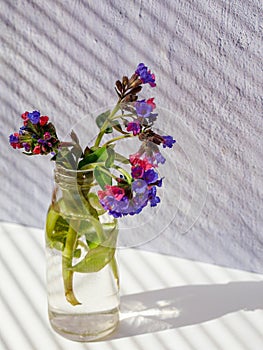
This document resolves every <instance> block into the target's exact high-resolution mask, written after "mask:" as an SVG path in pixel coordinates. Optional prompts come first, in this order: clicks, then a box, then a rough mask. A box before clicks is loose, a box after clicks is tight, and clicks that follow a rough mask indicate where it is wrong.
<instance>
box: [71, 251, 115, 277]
mask: <svg viewBox="0 0 263 350" xmlns="http://www.w3.org/2000/svg"><path fill="white" fill-rule="evenodd" d="M114 253H115V248H109V247H103V246H97V247H96V248H94V249H91V250H89V252H88V253H87V255H86V256H85V258H84V259H83V260H81V261H80V262H79V263H78V264H76V265H75V266H73V267H72V268H71V269H70V270H71V271H74V272H81V273H87V272H98V271H100V270H101V269H102V268H103V267H104V266H106V265H107V264H108V263H109V262H110V261H111V260H112V258H113V256H114Z"/></svg>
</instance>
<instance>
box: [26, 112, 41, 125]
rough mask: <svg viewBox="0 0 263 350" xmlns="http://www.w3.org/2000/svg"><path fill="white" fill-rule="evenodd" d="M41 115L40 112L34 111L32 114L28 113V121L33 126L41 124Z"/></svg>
mask: <svg viewBox="0 0 263 350" xmlns="http://www.w3.org/2000/svg"><path fill="white" fill-rule="evenodd" d="M39 118H40V113H39V112H38V111H33V112H32V113H28V119H29V120H30V121H31V123H32V124H37V123H38V122H39Z"/></svg>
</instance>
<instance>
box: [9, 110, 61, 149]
mask: <svg viewBox="0 0 263 350" xmlns="http://www.w3.org/2000/svg"><path fill="white" fill-rule="evenodd" d="M21 118H22V119H23V120H24V125H23V126H22V127H21V128H20V130H19V132H16V133H14V134H11V135H10V136H9V142H10V145H11V146H12V147H13V148H24V151H25V153H26V154H28V155H31V154H41V155H43V154H49V153H51V152H56V151H57V149H58V146H59V144H60V142H59V140H58V138H57V135H56V131H55V128H54V126H53V124H52V123H50V122H49V118H48V117H47V116H41V115H40V113H39V111H33V112H31V113H29V112H25V113H23V114H22V115H21Z"/></svg>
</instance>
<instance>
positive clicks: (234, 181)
mask: <svg viewBox="0 0 263 350" xmlns="http://www.w3.org/2000/svg"><path fill="white" fill-rule="evenodd" d="M260 5H262V3H261V1H260V0H250V1H243V0H232V1H230V0H227V1H223V0H196V1H193V0H189V1H180V0H178V1H173V0H163V1H157V0H148V1H146V0H141V1H135V0H134V1H116V0H111V1H106V0H100V1H95V0H93V1H91V0H90V1H88V0H86V1H81V0H72V1H69V0H68V1H63V0H56V1H51V0H45V1H41V0H27V1H23V0H0V9H1V11H0V19H1V21H0V38H1V52H0V62H1V70H0V81H1V85H0V86H1V92H0V110H1V118H2V119H1V120H2V123H1V129H0V136H1V140H2V142H1V167H0V175H1V192H0V196H1V197H0V206H1V208H0V220H6V221H14V222H19V223H23V224H26V225H33V226H38V227H43V225H44V217H45V212H46V209H47V206H48V204H49V200H50V195H51V186H52V175H51V169H52V168H51V165H50V163H49V161H48V160H47V159H43V158H42V159H36V158H37V157H35V158H27V157H25V156H23V155H22V154H19V152H15V151H14V150H12V149H11V148H10V147H9V146H8V143H7V137H8V135H9V134H10V133H11V132H13V131H15V129H17V128H18V125H19V123H20V120H19V115H20V114H21V112H23V111H24V110H32V109H34V108H36V109H39V110H40V111H41V112H42V113H43V114H47V115H49V116H50V117H51V118H52V120H54V121H55V123H56V125H58V129H59V130H60V135H62V136H63V135H65V134H66V133H67V132H68V131H69V130H70V127H71V126H72V125H74V124H75V123H76V122H77V121H78V120H79V119H80V118H82V117H83V116H85V115H87V114H89V112H90V111H95V110H97V109H98V108H100V107H104V106H105V107H106V106H108V105H109V104H112V103H113V102H114V101H115V95H114V90H113V84H114V81H115V80H116V79H117V78H119V77H120V76H121V75H122V74H124V73H126V74H129V73H130V72H132V70H133V69H134V67H135V66H136V64H137V63H138V62H141V61H142V62H145V63H146V64H147V65H148V66H150V67H151V68H152V70H153V71H154V72H155V74H156V76H157V84H158V87H157V89H156V90H155V91H151V93H153V94H154V95H155V96H156V101H157V103H158V105H159V106H162V107H163V108H165V109H167V110H169V111H172V112H174V116H175V117H174V118H175V120H174V123H173V121H172V119H171V118H169V128H171V129H172V130H170V133H171V134H173V135H175V138H176V139H177V146H176V148H175V153H174V158H172V162H170V163H173V164H172V165H171V164H170V166H171V169H170V173H171V174H175V176H174V178H171V177H170V174H169V186H174V191H175V200H174V203H173V206H174V207H173V210H175V209H176V208H177V209H178V210H177V211H176V214H175V216H174V220H173V222H172V223H171V224H170V225H169V227H168V228H166V229H165V231H164V232H163V233H162V235H160V236H159V237H158V238H156V239H154V240H152V241H150V242H148V243H147V244H145V245H143V246H142V247H143V248H147V249H151V250H157V251H161V252H165V253H169V254H174V255H177V256H183V257H188V258H192V259H197V260H203V261H208V262H215V263H217V264H221V265H228V266H232V267H239V268H244V269H248V270H252V271H259V272H263V267H262V259H261V256H262V252H263V244H262V241H263V238H262V226H263V218H262V197H263V183H262V182H263V181H262V165H263V164H262V163H263V160H262V159H263V157H262V66H261V64H262V63H261V58H262V41H261V35H262V22H260V20H261V18H260V13H262V8H260ZM161 127H163V129H164V130H167V128H168V125H167V124H166V123H165V122H162V121H161ZM168 131H169V130H168ZM173 167H175V168H174V169H176V171H175V170H174V169H173ZM167 177H168V176H167ZM172 180H174V183H173V182H172ZM178 193H179V194H180V202H179V201H178V197H176V196H177V194H178ZM205 197H206V201H205V203H204V199H205ZM189 203H190V204H189ZM174 208H175V209H174ZM201 209H202V211H201ZM170 210H171V209H170ZM170 214H171V213H170V212H169V210H168V211H167V215H168V217H169V218H170V217H171V216H170ZM197 217H198V220H197V221H196V222H195V224H194V225H193V226H192V227H191V228H190V229H189V230H187V233H185V234H179V233H180V232H182V231H184V229H183V228H187V227H190V226H191V224H192V223H193V222H194V221H195V219H197ZM161 218H162V220H163V225H164V226H165V222H166V220H165V217H164V215H162V216H161Z"/></svg>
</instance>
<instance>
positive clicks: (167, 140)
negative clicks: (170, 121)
mask: <svg viewBox="0 0 263 350" xmlns="http://www.w3.org/2000/svg"><path fill="white" fill-rule="evenodd" d="M162 138H163V148H165V147H169V148H172V147H173V144H174V143H175V142H176V141H175V140H174V139H173V137H172V136H162Z"/></svg>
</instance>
